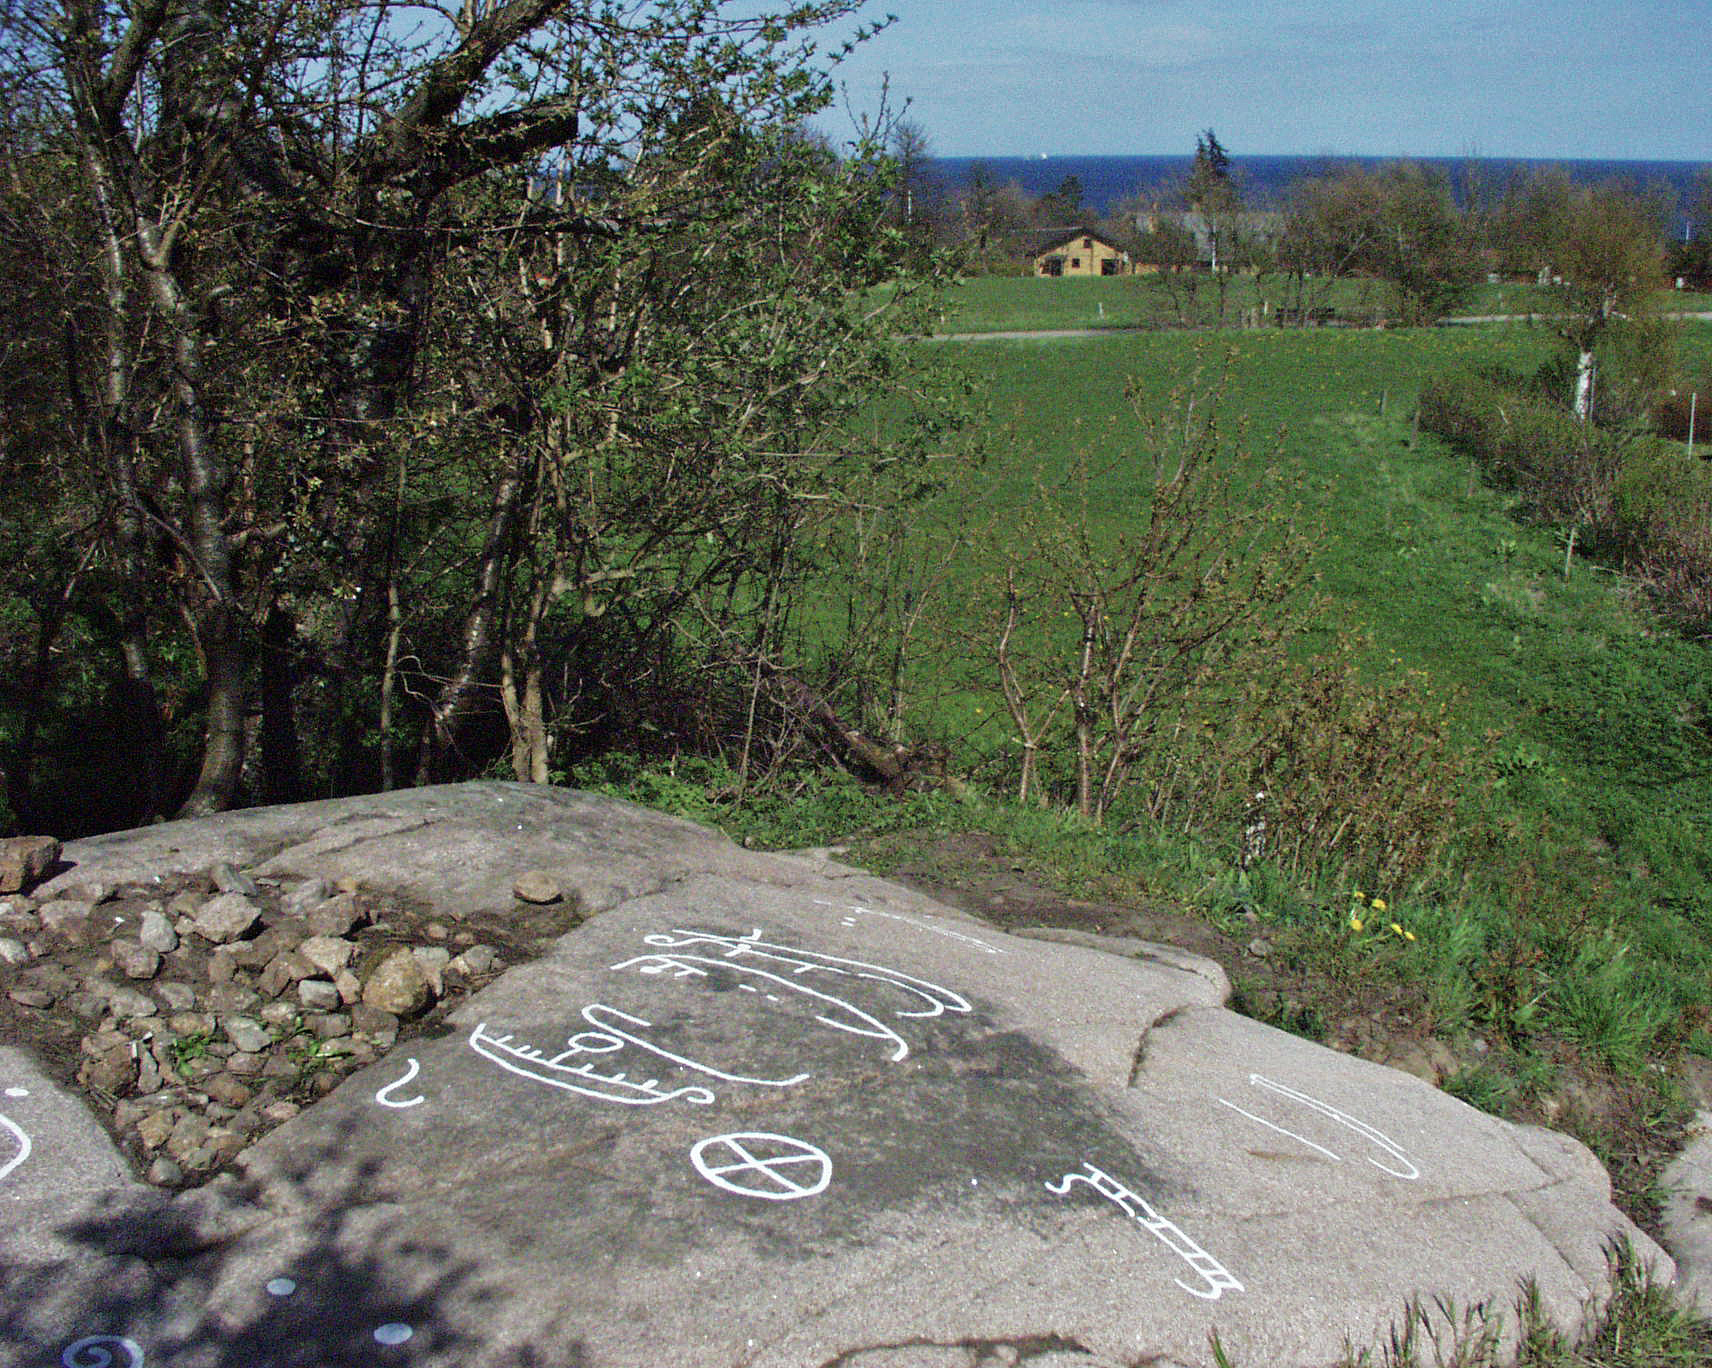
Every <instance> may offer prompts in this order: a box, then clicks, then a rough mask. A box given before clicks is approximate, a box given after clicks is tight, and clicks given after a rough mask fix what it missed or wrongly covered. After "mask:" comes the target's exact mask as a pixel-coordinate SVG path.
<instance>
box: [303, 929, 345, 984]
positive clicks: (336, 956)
mask: <svg viewBox="0 0 1712 1368" xmlns="http://www.w3.org/2000/svg"><path fill="white" fill-rule="evenodd" d="M356 950H357V947H356V946H355V945H353V944H352V943H351V942H350V941H348V940H342V939H341V938H339V937H338V936H310V937H309V938H308V939H307V940H305V941H303V942H301V943H300V944H299V945H298V947H297V953H298V954H299V955H301V956H302V957H303V958H304V959H306V960H308V961H309V962H310V963H311V964H313V965H314V966H315V967H316V968H317V969H319V970H320V971H321V972H322V973H323V974H325V975H326V976H327V977H328V978H332V977H333V976H335V975H336V974H337V973H338V972H339V971H340V970H341V969H343V968H344V967H345V966H346V965H347V964H349V963H350V962H351V956H352V955H354V954H355V953H356Z"/></svg>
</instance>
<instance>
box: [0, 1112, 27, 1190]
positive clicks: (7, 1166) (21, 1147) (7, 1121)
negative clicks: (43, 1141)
mask: <svg viewBox="0 0 1712 1368" xmlns="http://www.w3.org/2000/svg"><path fill="white" fill-rule="evenodd" d="M0 1126H4V1127H5V1128H6V1129H7V1130H9V1131H10V1132H11V1133H12V1134H13V1135H14V1136H16V1137H17V1140H18V1152H17V1154H15V1155H14V1156H13V1157H12V1158H11V1159H9V1160H8V1161H7V1162H6V1163H4V1164H0V1181H4V1179H5V1177H6V1175H7V1174H9V1173H10V1172H12V1170H13V1169H15V1168H17V1167H18V1165H19V1164H21V1163H23V1162H24V1160H26V1159H28V1158H29V1157H30V1137H29V1136H28V1135H27V1134H25V1132H24V1128H23V1127H22V1126H20V1125H19V1124H18V1123H17V1122H16V1121H14V1120H13V1119H12V1118H11V1117H9V1116H7V1115H5V1114H4V1113H0Z"/></svg>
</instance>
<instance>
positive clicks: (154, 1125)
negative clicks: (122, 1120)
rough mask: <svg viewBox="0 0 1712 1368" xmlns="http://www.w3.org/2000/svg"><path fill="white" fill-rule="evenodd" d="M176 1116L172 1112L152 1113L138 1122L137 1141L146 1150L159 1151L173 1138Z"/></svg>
mask: <svg viewBox="0 0 1712 1368" xmlns="http://www.w3.org/2000/svg"><path fill="white" fill-rule="evenodd" d="M174 1120H175V1118H174V1116H173V1114H172V1113H171V1112H170V1111H152V1112H149V1113H147V1114H146V1115H145V1116H144V1117H143V1118H142V1119H141V1120H140V1121H138V1122H137V1139H138V1140H140V1141H141V1142H142V1146H143V1148H144V1149H146V1150H150V1151H153V1150H158V1149H159V1148H160V1147H161V1146H162V1145H164V1144H166V1142H167V1141H168V1140H169V1139H171V1137H172V1127H173V1123H174Z"/></svg>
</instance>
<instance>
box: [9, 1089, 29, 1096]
mask: <svg viewBox="0 0 1712 1368" xmlns="http://www.w3.org/2000/svg"><path fill="white" fill-rule="evenodd" d="M29 1095H30V1090H29V1089H28V1088H7V1089H6V1096H7V1097H28V1096H29Z"/></svg>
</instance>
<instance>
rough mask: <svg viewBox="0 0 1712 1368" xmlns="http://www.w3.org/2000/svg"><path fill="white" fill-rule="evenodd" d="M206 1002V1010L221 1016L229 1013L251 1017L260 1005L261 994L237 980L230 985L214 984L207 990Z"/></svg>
mask: <svg viewBox="0 0 1712 1368" xmlns="http://www.w3.org/2000/svg"><path fill="white" fill-rule="evenodd" d="M206 1001H207V1005H208V1010H209V1011H211V1012H217V1013H219V1014H220V1015H221V1016H225V1015H226V1014H227V1013H229V1012H241V1013H243V1014H244V1015H245V1016H252V1015H254V1014H255V1013H256V1012H257V1011H258V1010H259V1009H260V1008H261V1005H262V999H261V994H259V993H258V992H256V990H255V989H254V988H251V987H250V986H249V985H248V984H246V983H244V982H243V981H241V980H239V979H233V980H232V982H230V983H216V984H215V985H214V986H213V987H212V988H210V989H209V990H208V996H207V999H206Z"/></svg>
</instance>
